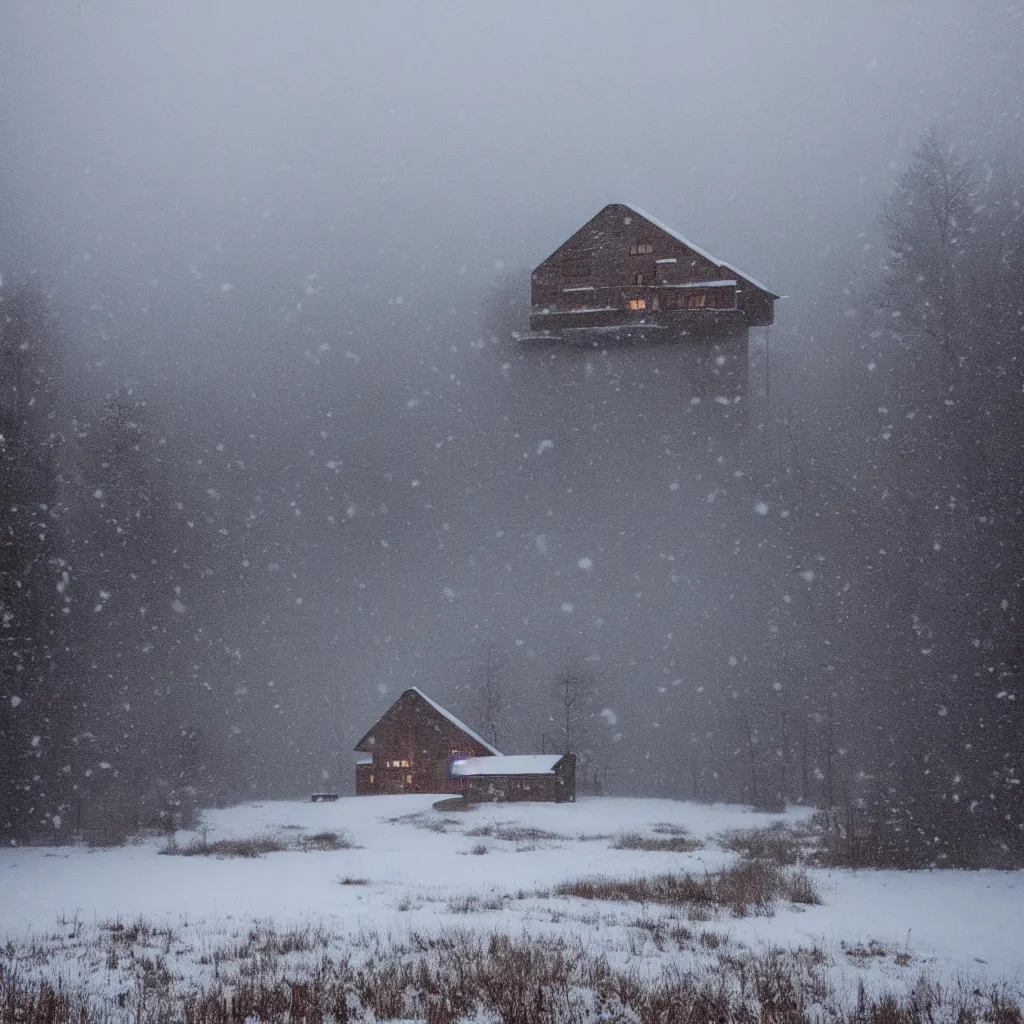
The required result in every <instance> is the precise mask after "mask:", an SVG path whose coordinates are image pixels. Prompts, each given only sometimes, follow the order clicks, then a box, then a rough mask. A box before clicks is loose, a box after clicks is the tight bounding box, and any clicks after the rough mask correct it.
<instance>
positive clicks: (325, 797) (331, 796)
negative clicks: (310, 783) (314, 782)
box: [309, 793, 338, 804]
mask: <svg viewBox="0 0 1024 1024" xmlns="http://www.w3.org/2000/svg"><path fill="white" fill-rule="evenodd" d="M337 799H338V794H337V793H314V794H313V795H312V796H311V797H310V798H309V800H310V803H314V804H319V803H326V802H329V801H331V800H337Z"/></svg>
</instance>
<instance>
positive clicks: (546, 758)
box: [452, 754, 565, 776]
mask: <svg viewBox="0 0 1024 1024" xmlns="http://www.w3.org/2000/svg"><path fill="white" fill-rule="evenodd" d="M564 756H565V755H564V754H511V755H506V756H502V757H467V758H466V759H465V760H464V761H455V762H454V763H453V764H452V774H453V775H462V776H465V775H553V774H554V771H555V765H556V764H558V762H559V761H561V760H562V758H563V757H564Z"/></svg>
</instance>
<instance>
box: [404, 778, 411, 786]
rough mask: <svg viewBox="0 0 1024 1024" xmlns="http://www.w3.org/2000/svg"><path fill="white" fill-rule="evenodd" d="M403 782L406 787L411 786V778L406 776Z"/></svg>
mask: <svg viewBox="0 0 1024 1024" xmlns="http://www.w3.org/2000/svg"><path fill="white" fill-rule="evenodd" d="M405 782H406V785H409V786H411V785H412V776H411V775H406V777H405Z"/></svg>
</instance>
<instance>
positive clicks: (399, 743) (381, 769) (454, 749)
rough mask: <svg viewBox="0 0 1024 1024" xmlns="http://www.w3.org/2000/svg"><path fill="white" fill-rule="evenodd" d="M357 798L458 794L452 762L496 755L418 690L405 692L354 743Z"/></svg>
mask: <svg viewBox="0 0 1024 1024" xmlns="http://www.w3.org/2000/svg"><path fill="white" fill-rule="evenodd" d="M355 749H356V751H357V752H359V753H360V754H361V755H362V757H361V758H360V760H359V762H358V763H357V764H356V796H370V795H374V794H378V795H379V794H386V793H451V794H453V795H454V794H458V793H461V792H462V778H461V777H460V776H458V775H456V774H455V773H454V771H453V767H452V766H453V765H454V764H455V763H457V762H465V761H468V760H470V759H473V758H480V757H488V756H500V755H501V751H500V750H498V749H497V748H496V747H494V746H492V745H491V744H490V743H488V742H487V741H486V740H485V739H484V738H483V737H482V736H479V735H477V734H476V733H475V732H474V731H473V730H472V729H470V728H469V726H468V725H466V724H465V723H464V722H462V721H460V720H459V719H458V718H456V717H455V716H454V715H453V714H452V713H451V712H450V711H446V710H445V709H444V708H443V707H441V705H440V704H438V703H437V702H436V701H434V700H431V699H430V697H428V696H427V695H426V694H425V693H424V692H423V691H422V690H420V689H419V688H417V687H415V686H414V687H412V688H411V689H409V690H406V691H405V692H404V693H403V694H402V695H401V696H400V697H399V698H398V700H396V701H395V703H394V704H392V705H391V707H390V708H388V710H387V711H386V712H384V715H383V716H382V717H381V718H380V720H379V721H378V722H377V723H376V725H374V726H373V728H372V729H370V731H369V732H368V733H367V734H366V735H365V736H364V737H363V738H362V739H361V740H360V741H359V742H358V743H357V744H356V748H355Z"/></svg>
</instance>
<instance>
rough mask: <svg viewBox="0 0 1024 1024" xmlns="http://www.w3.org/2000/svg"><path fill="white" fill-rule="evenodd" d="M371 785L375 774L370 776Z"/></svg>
mask: <svg viewBox="0 0 1024 1024" xmlns="http://www.w3.org/2000/svg"><path fill="white" fill-rule="evenodd" d="M370 785H371V786H372V785H373V776H372V775H371V776H370Z"/></svg>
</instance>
